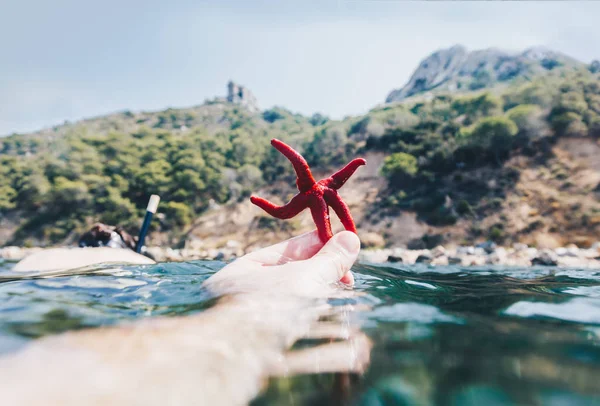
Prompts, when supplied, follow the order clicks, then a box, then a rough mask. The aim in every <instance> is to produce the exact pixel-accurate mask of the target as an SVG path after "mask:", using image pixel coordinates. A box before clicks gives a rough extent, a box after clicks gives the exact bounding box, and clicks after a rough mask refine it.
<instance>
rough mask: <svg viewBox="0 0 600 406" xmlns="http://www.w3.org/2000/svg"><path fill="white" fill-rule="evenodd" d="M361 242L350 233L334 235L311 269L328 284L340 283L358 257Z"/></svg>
mask: <svg viewBox="0 0 600 406" xmlns="http://www.w3.org/2000/svg"><path fill="white" fill-rule="evenodd" d="M359 250H360V240H359V239H358V236H357V235H356V234H354V233H353V232H350V231H342V232H340V233H338V234H336V235H334V236H333V237H332V238H331V239H330V240H329V241H327V244H325V246H324V247H323V248H321V250H320V251H319V252H318V253H317V254H316V255H315V256H314V257H312V258H311V259H309V260H307V261H306V262H307V265H308V266H309V269H311V270H313V271H314V272H318V273H319V274H320V276H321V277H323V278H324V279H325V280H326V281H327V282H330V283H333V282H337V281H339V280H340V279H341V278H342V276H344V275H345V274H346V272H348V271H349V270H350V267H351V266H352V264H353V263H354V261H356V258H357V257H358V251H359Z"/></svg>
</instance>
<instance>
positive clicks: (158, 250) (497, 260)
mask: <svg viewBox="0 0 600 406" xmlns="http://www.w3.org/2000/svg"><path fill="white" fill-rule="evenodd" d="M40 250H42V248H24V247H15V246H11V247H4V248H0V259H2V260H4V261H9V262H16V261H19V260H21V259H23V258H25V257H26V256H28V255H31V254H33V253H35V252H39V251H40ZM148 252H149V253H150V255H152V256H153V257H154V259H155V260H156V261H158V262H165V261H167V262H171V261H191V260H198V259H208V260H221V261H228V260H232V259H234V258H236V257H239V256H241V255H243V254H244V252H243V250H242V249H241V244H239V243H237V242H235V241H231V242H228V244H227V245H226V246H225V247H222V248H212V249H198V248H195V249H194V248H183V249H173V248H169V247H150V248H148ZM359 261H361V262H366V263H369V262H370V263H384V262H390V263H402V264H415V263H422V264H429V265H433V266H436V265H459V266H483V265H503V266H521V267H523V266H532V265H544V266H562V267H580V268H600V243H595V244H593V245H592V247H590V248H578V247H577V246H575V245H573V244H571V245H568V246H566V247H560V248H555V249H537V248H534V247H528V246H527V245H525V244H514V245H513V246H512V247H499V246H496V245H495V244H494V243H490V242H488V243H483V244H479V245H478V246H459V247H455V248H445V247H443V246H438V247H435V248H433V249H424V250H410V249H406V248H384V249H363V250H362V251H361V253H360V256H359Z"/></svg>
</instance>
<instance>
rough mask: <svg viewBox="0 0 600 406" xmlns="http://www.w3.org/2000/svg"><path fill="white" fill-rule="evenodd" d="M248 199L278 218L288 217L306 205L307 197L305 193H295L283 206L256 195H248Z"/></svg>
mask: <svg viewBox="0 0 600 406" xmlns="http://www.w3.org/2000/svg"><path fill="white" fill-rule="evenodd" d="M250 201H251V202H252V203H253V204H254V205H256V206H258V207H260V208H261V209H263V210H264V211H266V212H267V213H269V214H270V215H271V216H273V217H276V218H278V219H290V218H292V217H294V216H295V215H296V214H298V213H300V212H301V211H302V210H304V209H306V207H308V205H307V204H308V198H307V197H306V196H305V195H296V196H294V197H293V198H292V200H290V201H289V203H287V204H284V205H283V206H277V205H275V204H273V203H271V202H270V201H268V200H266V199H263V198H261V197H256V196H252V197H250Z"/></svg>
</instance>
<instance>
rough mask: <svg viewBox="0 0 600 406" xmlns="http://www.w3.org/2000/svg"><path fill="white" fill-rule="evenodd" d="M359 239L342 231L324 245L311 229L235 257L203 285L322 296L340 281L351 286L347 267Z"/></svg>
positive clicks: (225, 291)
mask: <svg viewBox="0 0 600 406" xmlns="http://www.w3.org/2000/svg"><path fill="white" fill-rule="evenodd" d="M359 250H360V240H359V239H358V237H357V236H356V234H354V233H352V232H349V231H342V232H340V233H338V234H336V235H334V236H333V237H332V238H331V239H330V240H329V241H328V242H327V243H326V244H323V243H322V242H321V240H320V238H319V236H318V234H317V231H316V230H315V231H312V232H310V233H306V234H303V235H300V236H298V237H295V238H292V239H289V240H287V241H284V242H281V243H279V244H276V245H272V246H270V247H267V248H263V249H261V250H258V251H255V252H252V253H250V254H247V255H244V256H243V257H241V258H238V259H237V260H235V261H234V262H232V263H231V264H229V265H227V266H226V267H224V268H223V269H221V270H220V271H219V272H217V273H216V274H215V275H213V276H212V277H210V278H209V279H208V280H207V281H206V282H205V283H204V286H205V287H206V288H208V289H209V290H210V291H212V292H213V293H214V294H217V295H222V294H232V293H258V292H268V293H270V294H291V295H297V296H323V295H327V294H328V293H330V292H331V291H332V289H333V285H334V284H335V283H336V282H338V281H339V282H340V283H341V284H343V285H345V286H353V285H354V277H353V276H352V273H351V272H350V267H351V266H352V264H353V263H354V261H356V258H357V256H358V252H359Z"/></svg>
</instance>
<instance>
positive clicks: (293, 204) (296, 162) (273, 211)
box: [250, 139, 367, 242]
mask: <svg viewBox="0 0 600 406" xmlns="http://www.w3.org/2000/svg"><path fill="white" fill-rule="evenodd" d="M271 145H273V146H274V147H275V149H277V151H279V152H281V153H282V154H283V155H285V157H286V158H287V159H289V160H290V162H291V163H292V165H293V166H294V170H295V171H296V176H297V179H296V186H298V190H299V191H300V193H298V194H297V195H296V196H294V197H293V198H292V200H290V202H289V203H288V204H285V205H283V206H276V205H274V204H273V203H271V202H269V201H268V200H265V199H262V198H260V197H256V196H252V197H250V201H251V202H252V203H254V204H255V205H257V206H258V207H260V208H261V209H263V210H264V211H266V212H267V213H269V214H270V215H271V216H273V217H276V218H278V219H289V218H292V217H294V216H296V215H297V214H298V213H300V212H301V211H302V210H304V209H306V208H307V207H310V212H311V214H312V217H313V220H314V222H315V224H316V225H317V230H318V231H319V237H320V238H321V241H323V242H327V241H328V240H329V239H330V238H331V237H332V236H333V233H332V232H331V222H330V221H329V206H331V208H332V209H333V211H335V213H336V214H337V216H338V217H339V218H340V220H341V222H342V224H343V225H344V228H345V229H346V230H348V231H352V232H353V233H356V226H355V225H354V220H352V215H351V214H350V210H349V209H348V206H347V205H346V203H344V201H343V200H342V198H341V197H340V195H339V194H338V192H337V189H339V188H341V187H342V186H343V185H344V183H346V181H347V180H348V178H350V176H352V174H353V173H354V172H355V171H356V169H358V167H359V166H361V165H365V164H366V163H367V161H365V160H364V159H362V158H357V159H354V160H352V161H351V162H350V163H349V164H348V165H346V166H344V167H343V168H342V169H340V170H339V171H337V172H336V173H334V174H333V175H331V176H330V177H329V178H325V179H323V180H320V181H318V182H316V181H315V179H314V178H313V176H312V173H311V172H310V168H309V167H308V163H306V160H305V159H304V158H303V157H302V155H300V154H299V153H298V152H296V151H295V150H294V149H292V147H290V146H289V145H287V144H285V143H283V142H281V141H279V140H277V139H273V140H271Z"/></svg>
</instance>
